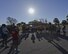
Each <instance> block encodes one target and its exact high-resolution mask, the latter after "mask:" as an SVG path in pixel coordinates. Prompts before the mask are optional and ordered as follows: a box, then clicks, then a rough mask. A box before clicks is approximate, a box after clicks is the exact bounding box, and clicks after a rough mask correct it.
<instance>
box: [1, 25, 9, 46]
mask: <svg viewBox="0 0 68 54" xmlns="http://www.w3.org/2000/svg"><path fill="white" fill-rule="evenodd" d="M1 32H2V39H3V41H2V46H5V47H8V46H7V39H8V32H9V31H8V29H7V26H6V25H5V24H2V26H1Z"/></svg>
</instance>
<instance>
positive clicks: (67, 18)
mask: <svg viewBox="0 0 68 54" xmlns="http://www.w3.org/2000/svg"><path fill="white" fill-rule="evenodd" d="M66 20H67V23H68V15H67V16H66Z"/></svg>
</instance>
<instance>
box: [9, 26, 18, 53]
mask: <svg viewBox="0 0 68 54" xmlns="http://www.w3.org/2000/svg"><path fill="white" fill-rule="evenodd" d="M18 33H19V32H18V29H17V27H16V26H15V25H13V26H12V31H11V36H12V41H13V42H12V45H11V48H10V50H9V52H8V54H10V53H14V52H16V53H18V40H19V37H18Z"/></svg>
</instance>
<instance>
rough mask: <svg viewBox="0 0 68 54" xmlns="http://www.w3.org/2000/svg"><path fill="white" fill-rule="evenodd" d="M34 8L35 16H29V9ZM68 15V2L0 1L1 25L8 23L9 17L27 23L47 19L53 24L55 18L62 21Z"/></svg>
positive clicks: (57, 0) (45, 0)
mask: <svg viewBox="0 0 68 54" xmlns="http://www.w3.org/2000/svg"><path fill="white" fill-rule="evenodd" d="M29 8H33V9H34V10H35V13H34V14H29V13H28V9H29ZM67 14H68V0H0V24H3V23H6V21H7V17H12V18H15V19H17V21H18V23H19V22H26V23H28V22H29V21H32V20H34V19H35V20H39V19H41V18H42V19H47V21H48V22H53V19H54V18H58V19H59V20H60V21H62V20H64V19H66V15H67Z"/></svg>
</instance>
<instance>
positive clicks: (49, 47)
mask: <svg viewBox="0 0 68 54" xmlns="http://www.w3.org/2000/svg"><path fill="white" fill-rule="evenodd" d="M35 37H36V35H35ZM46 37H47V36H46ZM59 39H60V40H56V39H54V40H53V41H52V42H48V39H47V38H46V39H45V38H42V39H41V41H38V39H37V38H36V39H35V43H33V42H32V40H31V34H30V35H29V37H28V38H27V39H26V40H25V39H22V42H21V44H20V45H19V49H20V52H19V54H68V39H64V38H61V37H59ZM11 42H12V41H10V42H9V43H8V45H9V46H10V45H11ZM8 51H9V48H7V49H5V50H4V48H2V49H0V54H7V52H8Z"/></svg>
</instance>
